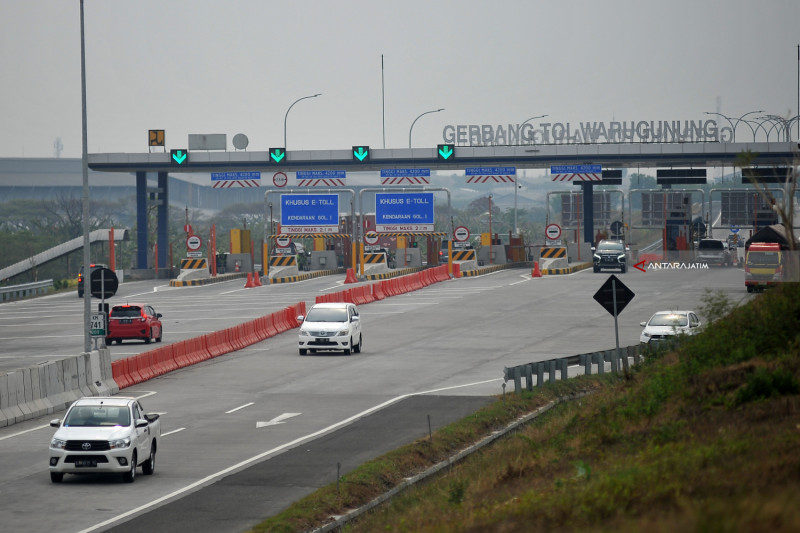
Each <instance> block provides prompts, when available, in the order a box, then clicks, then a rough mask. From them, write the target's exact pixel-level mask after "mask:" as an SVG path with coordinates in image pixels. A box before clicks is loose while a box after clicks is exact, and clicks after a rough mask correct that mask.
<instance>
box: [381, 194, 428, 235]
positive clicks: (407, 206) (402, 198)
mask: <svg viewBox="0 0 800 533" xmlns="http://www.w3.org/2000/svg"><path fill="white" fill-rule="evenodd" d="M433 223H434V218H433V193H432V192H423V193H378V194H376V195H375V228H376V229H377V231H433Z"/></svg>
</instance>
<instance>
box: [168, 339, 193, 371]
mask: <svg viewBox="0 0 800 533" xmlns="http://www.w3.org/2000/svg"><path fill="white" fill-rule="evenodd" d="M172 358H173V359H174V360H175V364H176V365H178V368H183V367H185V366H189V365H190V364H191V361H189V358H188V357H187V356H186V341H178V342H175V343H172Z"/></svg>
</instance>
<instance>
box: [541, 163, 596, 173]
mask: <svg viewBox="0 0 800 533" xmlns="http://www.w3.org/2000/svg"><path fill="white" fill-rule="evenodd" d="M602 171H603V165H552V166H551V167H550V174H588V173H592V174H594V173H597V172H602Z"/></svg>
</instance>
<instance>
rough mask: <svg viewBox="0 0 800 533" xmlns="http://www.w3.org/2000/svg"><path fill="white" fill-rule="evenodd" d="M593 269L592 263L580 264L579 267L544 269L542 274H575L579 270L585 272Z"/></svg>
mask: <svg viewBox="0 0 800 533" xmlns="http://www.w3.org/2000/svg"><path fill="white" fill-rule="evenodd" d="M591 267H592V263H579V264H577V265H574V266H571V267H566V268H545V269H542V274H543V275H547V276H553V275H561V274H572V273H573V272H578V271H579V270H585V269H587V268H591Z"/></svg>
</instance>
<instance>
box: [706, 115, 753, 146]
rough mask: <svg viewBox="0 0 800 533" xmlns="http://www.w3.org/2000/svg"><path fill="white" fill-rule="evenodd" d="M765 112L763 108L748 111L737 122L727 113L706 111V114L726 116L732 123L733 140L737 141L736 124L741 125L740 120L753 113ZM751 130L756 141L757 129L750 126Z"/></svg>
mask: <svg viewBox="0 0 800 533" xmlns="http://www.w3.org/2000/svg"><path fill="white" fill-rule="evenodd" d="M763 112H764V110H763V109H762V110H759V111H748V112H747V113H745V114H744V115H742V116H740V117H739V118H737V119H736V124H734V123H733V121H732V120H731V118H730V117H728V116H726V115H723V114H722V113H717V112H715V111H706V112H705V114H706V115H719V116H721V117H722V118H724V119H725V120H727V121H728V124H730V125H731V142H736V126H738V125H739V122H741V121H742V119H743V118H744V117H746V116H747V115H752V114H753V113H763ZM744 122H745V124H747V121H746V120H745V121H744ZM748 126H749V124H748ZM750 131H751V132H753V142H755V140H756V132H755V130H754V129H753V127H752V126H750Z"/></svg>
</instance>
